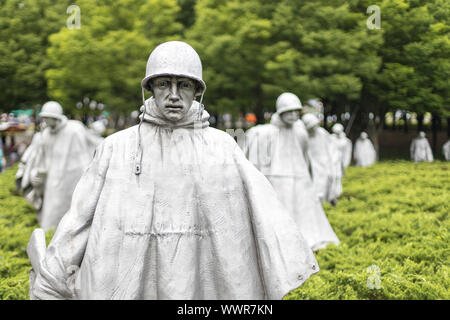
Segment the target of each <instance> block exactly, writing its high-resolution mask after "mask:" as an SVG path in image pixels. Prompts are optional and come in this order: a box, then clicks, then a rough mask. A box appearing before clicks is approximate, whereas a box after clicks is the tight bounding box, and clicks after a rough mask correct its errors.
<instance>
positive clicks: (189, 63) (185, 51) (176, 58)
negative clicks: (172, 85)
mask: <svg viewBox="0 0 450 320" xmlns="http://www.w3.org/2000/svg"><path fill="white" fill-rule="evenodd" d="M202 71H203V68H202V62H201V60H200V57H199V55H198V54H197V52H196V51H195V50H194V48H192V47H191V46H190V45H188V44H187V43H186V42H182V41H169V42H164V43H162V44H160V45H159V46H157V47H156V48H155V49H154V50H153V51H152V53H151V54H150V57H149V58H148V61H147V68H146V72H145V78H144V79H142V82H141V85H142V88H144V89H145V90H147V91H150V86H149V84H150V83H149V81H150V80H151V79H153V78H156V77H160V76H180V77H186V78H190V79H193V80H195V81H197V82H198V84H199V85H200V90H199V92H197V95H201V94H203V93H204V91H205V90H206V84H205V82H204V81H203V79H202Z"/></svg>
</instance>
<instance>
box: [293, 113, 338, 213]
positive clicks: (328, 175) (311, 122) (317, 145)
mask: <svg viewBox="0 0 450 320" xmlns="http://www.w3.org/2000/svg"><path fill="white" fill-rule="evenodd" d="M302 121H303V122H304V124H305V127H306V130H307V132H308V155H309V158H310V160H311V169H312V170H311V173H312V179H313V182H314V186H315V189H316V192H317V194H318V196H319V199H320V200H321V201H322V202H329V203H331V204H332V205H336V203H337V198H338V197H339V196H340V194H341V193H342V183H341V177H342V169H341V160H340V159H341V155H340V151H339V150H338V148H337V147H336V146H335V145H334V143H333V141H332V140H331V139H332V138H331V135H330V134H329V133H328V132H327V131H326V130H325V129H324V128H322V127H320V126H319V119H318V118H317V117H316V116H315V115H313V114H311V113H307V114H305V115H303V117H302Z"/></svg>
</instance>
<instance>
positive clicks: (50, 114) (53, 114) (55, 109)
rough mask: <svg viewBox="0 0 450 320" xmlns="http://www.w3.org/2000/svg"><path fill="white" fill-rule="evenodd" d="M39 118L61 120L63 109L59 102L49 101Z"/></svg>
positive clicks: (43, 107)
mask: <svg viewBox="0 0 450 320" xmlns="http://www.w3.org/2000/svg"><path fill="white" fill-rule="evenodd" d="M39 116H40V117H41V118H54V119H61V118H62V117H63V109H62V107H61V105H60V104H59V103H58V102H56V101H48V102H46V103H44V105H43V106H42V109H41V112H40V113H39Z"/></svg>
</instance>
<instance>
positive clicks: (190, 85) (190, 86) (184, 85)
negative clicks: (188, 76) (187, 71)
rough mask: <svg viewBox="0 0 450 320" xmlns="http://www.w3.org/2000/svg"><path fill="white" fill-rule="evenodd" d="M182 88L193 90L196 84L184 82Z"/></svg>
mask: <svg viewBox="0 0 450 320" xmlns="http://www.w3.org/2000/svg"><path fill="white" fill-rule="evenodd" d="M180 87H181V88H182V89H193V88H194V83H193V82H192V81H182V82H181V84H180Z"/></svg>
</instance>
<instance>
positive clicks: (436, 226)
mask: <svg viewBox="0 0 450 320" xmlns="http://www.w3.org/2000/svg"><path fill="white" fill-rule="evenodd" d="M15 170H16V169H15V168H12V169H9V170H7V171H6V172H4V173H2V174H0V300H4V299H28V272H29V270H30V268H31V266H30V263H29V260H28V258H27V255H26V251H25V250H26V245H27V243H28V239H29V237H30V234H31V232H32V231H33V229H34V228H36V227H37V221H36V217H35V213H34V210H33V208H32V207H31V206H30V205H29V204H28V203H27V202H26V201H25V200H24V199H23V198H22V197H21V196H20V195H19V194H17V193H16V192H15V188H14V174H15ZM449 204H450V163H445V162H439V161H437V162H434V163H420V164H414V163H412V162H409V161H385V162H381V163H378V164H376V165H375V166H373V167H370V168H356V167H350V168H349V169H348V170H347V175H346V177H345V179H344V194H343V195H342V197H341V199H340V201H339V203H338V205H337V206H336V207H331V206H328V205H327V206H326V207H325V210H326V212H327V215H328V218H329V220H330V223H331V224H332V226H333V228H334V230H335V232H336V234H337V235H338V237H339V239H340V241H341V244H340V245H339V246H334V245H330V246H328V248H327V249H323V250H321V251H319V252H318V253H317V254H316V257H317V259H318V261H319V265H320V268H321V270H320V272H319V273H318V274H316V275H314V276H312V277H311V278H310V279H309V280H308V281H307V282H306V283H305V284H304V285H303V286H302V287H300V288H299V289H297V290H295V291H292V292H291V293H290V294H288V295H287V296H286V299H450V294H449V284H450V277H449V273H450V261H449V242H448V241H449V234H448V233H449V229H450V223H449V218H448V213H449ZM48 236H49V237H50V236H51V234H48Z"/></svg>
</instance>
